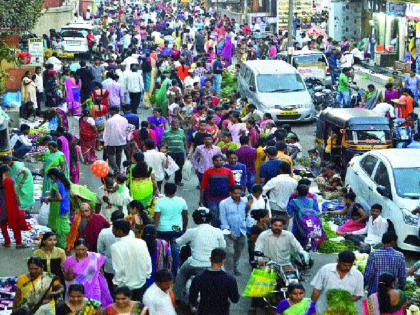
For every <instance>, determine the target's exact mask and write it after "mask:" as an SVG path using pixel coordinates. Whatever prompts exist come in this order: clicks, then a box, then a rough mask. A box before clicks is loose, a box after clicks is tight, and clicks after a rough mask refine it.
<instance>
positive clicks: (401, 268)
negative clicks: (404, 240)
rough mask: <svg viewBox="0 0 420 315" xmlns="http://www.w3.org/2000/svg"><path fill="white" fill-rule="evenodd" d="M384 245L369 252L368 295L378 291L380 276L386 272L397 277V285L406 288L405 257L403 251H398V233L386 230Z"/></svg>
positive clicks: (366, 276) (366, 272)
mask: <svg viewBox="0 0 420 315" xmlns="http://www.w3.org/2000/svg"><path fill="white" fill-rule="evenodd" d="M382 244H383V246H382V247H381V248H379V249H377V250H375V251H373V252H372V253H370V254H369V258H368V261H367V264H366V269H365V283H366V284H367V285H368V295H371V294H373V293H376V292H377V291H378V281H379V276H380V275H381V274H383V273H385V272H387V273H390V274H392V275H394V276H395V279H397V286H396V287H398V288H400V289H404V286H405V283H406V272H405V258H404V255H403V254H402V253H400V252H399V251H396V250H395V249H394V247H395V246H396V245H397V235H396V234H395V233H393V232H386V233H385V234H384V235H383V236H382Z"/></svg>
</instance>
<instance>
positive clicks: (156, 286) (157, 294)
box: [143, 269, 176, 315]
mask: <svg viewBox="0 0 420 315" xmlns="http://www.w3.org/2000/svg"><path fill="white" fill-rule="evenodd" d="M172 282H173V280H172V274H171V273H170V272H169V271H168V270H163V269H162V270H158V271H157V272H156V273H155V283H153V284H152V285H151V286H150V287H149V288H148V289H147V290H146V293H144V297H143V304H144V305H145V306H146V307H147V310H148V314H149V315H176V311H175V308H174V305H173V303H172V300H171V296H170V294H169V290H170V289H171V286H172Z"/></svg>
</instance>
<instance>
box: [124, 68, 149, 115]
mask: <svg viewBox="0 0 420 315" xmlns="http://www.w3.org/2000/svg"><path fill="white" fill-rule="evenodd" d="M130 69H131V72H129V73H128V74H127V76H126V78H125V80H126V84H125V86H126V88H127V91H128V94H129V95H130V106H131V111H132V112H133V113H135V114H136V113H137V109H138V108H139V106H140V102H141V96H142V93H143V91H144V83H143V75H142V73H141V70H140V71H138V65H137V64H132V65H131V67H130Z"/></svg>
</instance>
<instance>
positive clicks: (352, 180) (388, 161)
mask: <svg viewBox="0 0 420 315" xmlns="http://www.w3.org/2000/svg"><path fill="white" fill-rule="evenodd" d="M345 182H346V185H348V186H350V187H351V189H352V190H353V191H354V192H355V194H356V196H357V202H359V203H360V204H362V206H363V207H364V208H365V209H366V210H369V209H370V207H371V206H372V205H373V204H375V203H378V204H380V205H382V207H383V209H382V216H383V217H384V218H386V219H389V220H391V222H392V223H393V224H394V227H395V231H396V233H397V235H398V247H399V248H401V249H405V250H410V251H420V239H419V225H418V221H419V218H418V216H416V215H413V214H412V213H411V212H412V211H413V210H414V209H416V208H417V207H418V206H419V205H420V149H385V150H372V151H369V152H366V153H364V154H362V155H358V156H355V157H353V158H352V159H351V160H350V162H349V166H348V168H347V174H346V181H345Z"/></svg>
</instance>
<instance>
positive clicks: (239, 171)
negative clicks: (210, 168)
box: [225, 151, 247, 192]
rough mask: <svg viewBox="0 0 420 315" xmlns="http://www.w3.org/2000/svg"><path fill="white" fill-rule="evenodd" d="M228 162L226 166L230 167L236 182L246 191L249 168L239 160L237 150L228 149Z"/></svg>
mask: <svg viewBox="0 0 420 315" xmlns="http://www.w3.org/2000/svg"><path fill="white" fill-rule="evenodd" d="M226 157H227V160H228V163H226V164H225V167H227V168H228V169H230V170H231V171H232V173H233V177H234V178H235V184H236V185H241V186H242V191H243V192H245V187H246V182H247V170H246V165H245V164H242V163H239V162H238V154H237V153H236V152H235V151H228V152H227V153H226Z"/></svg>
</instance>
